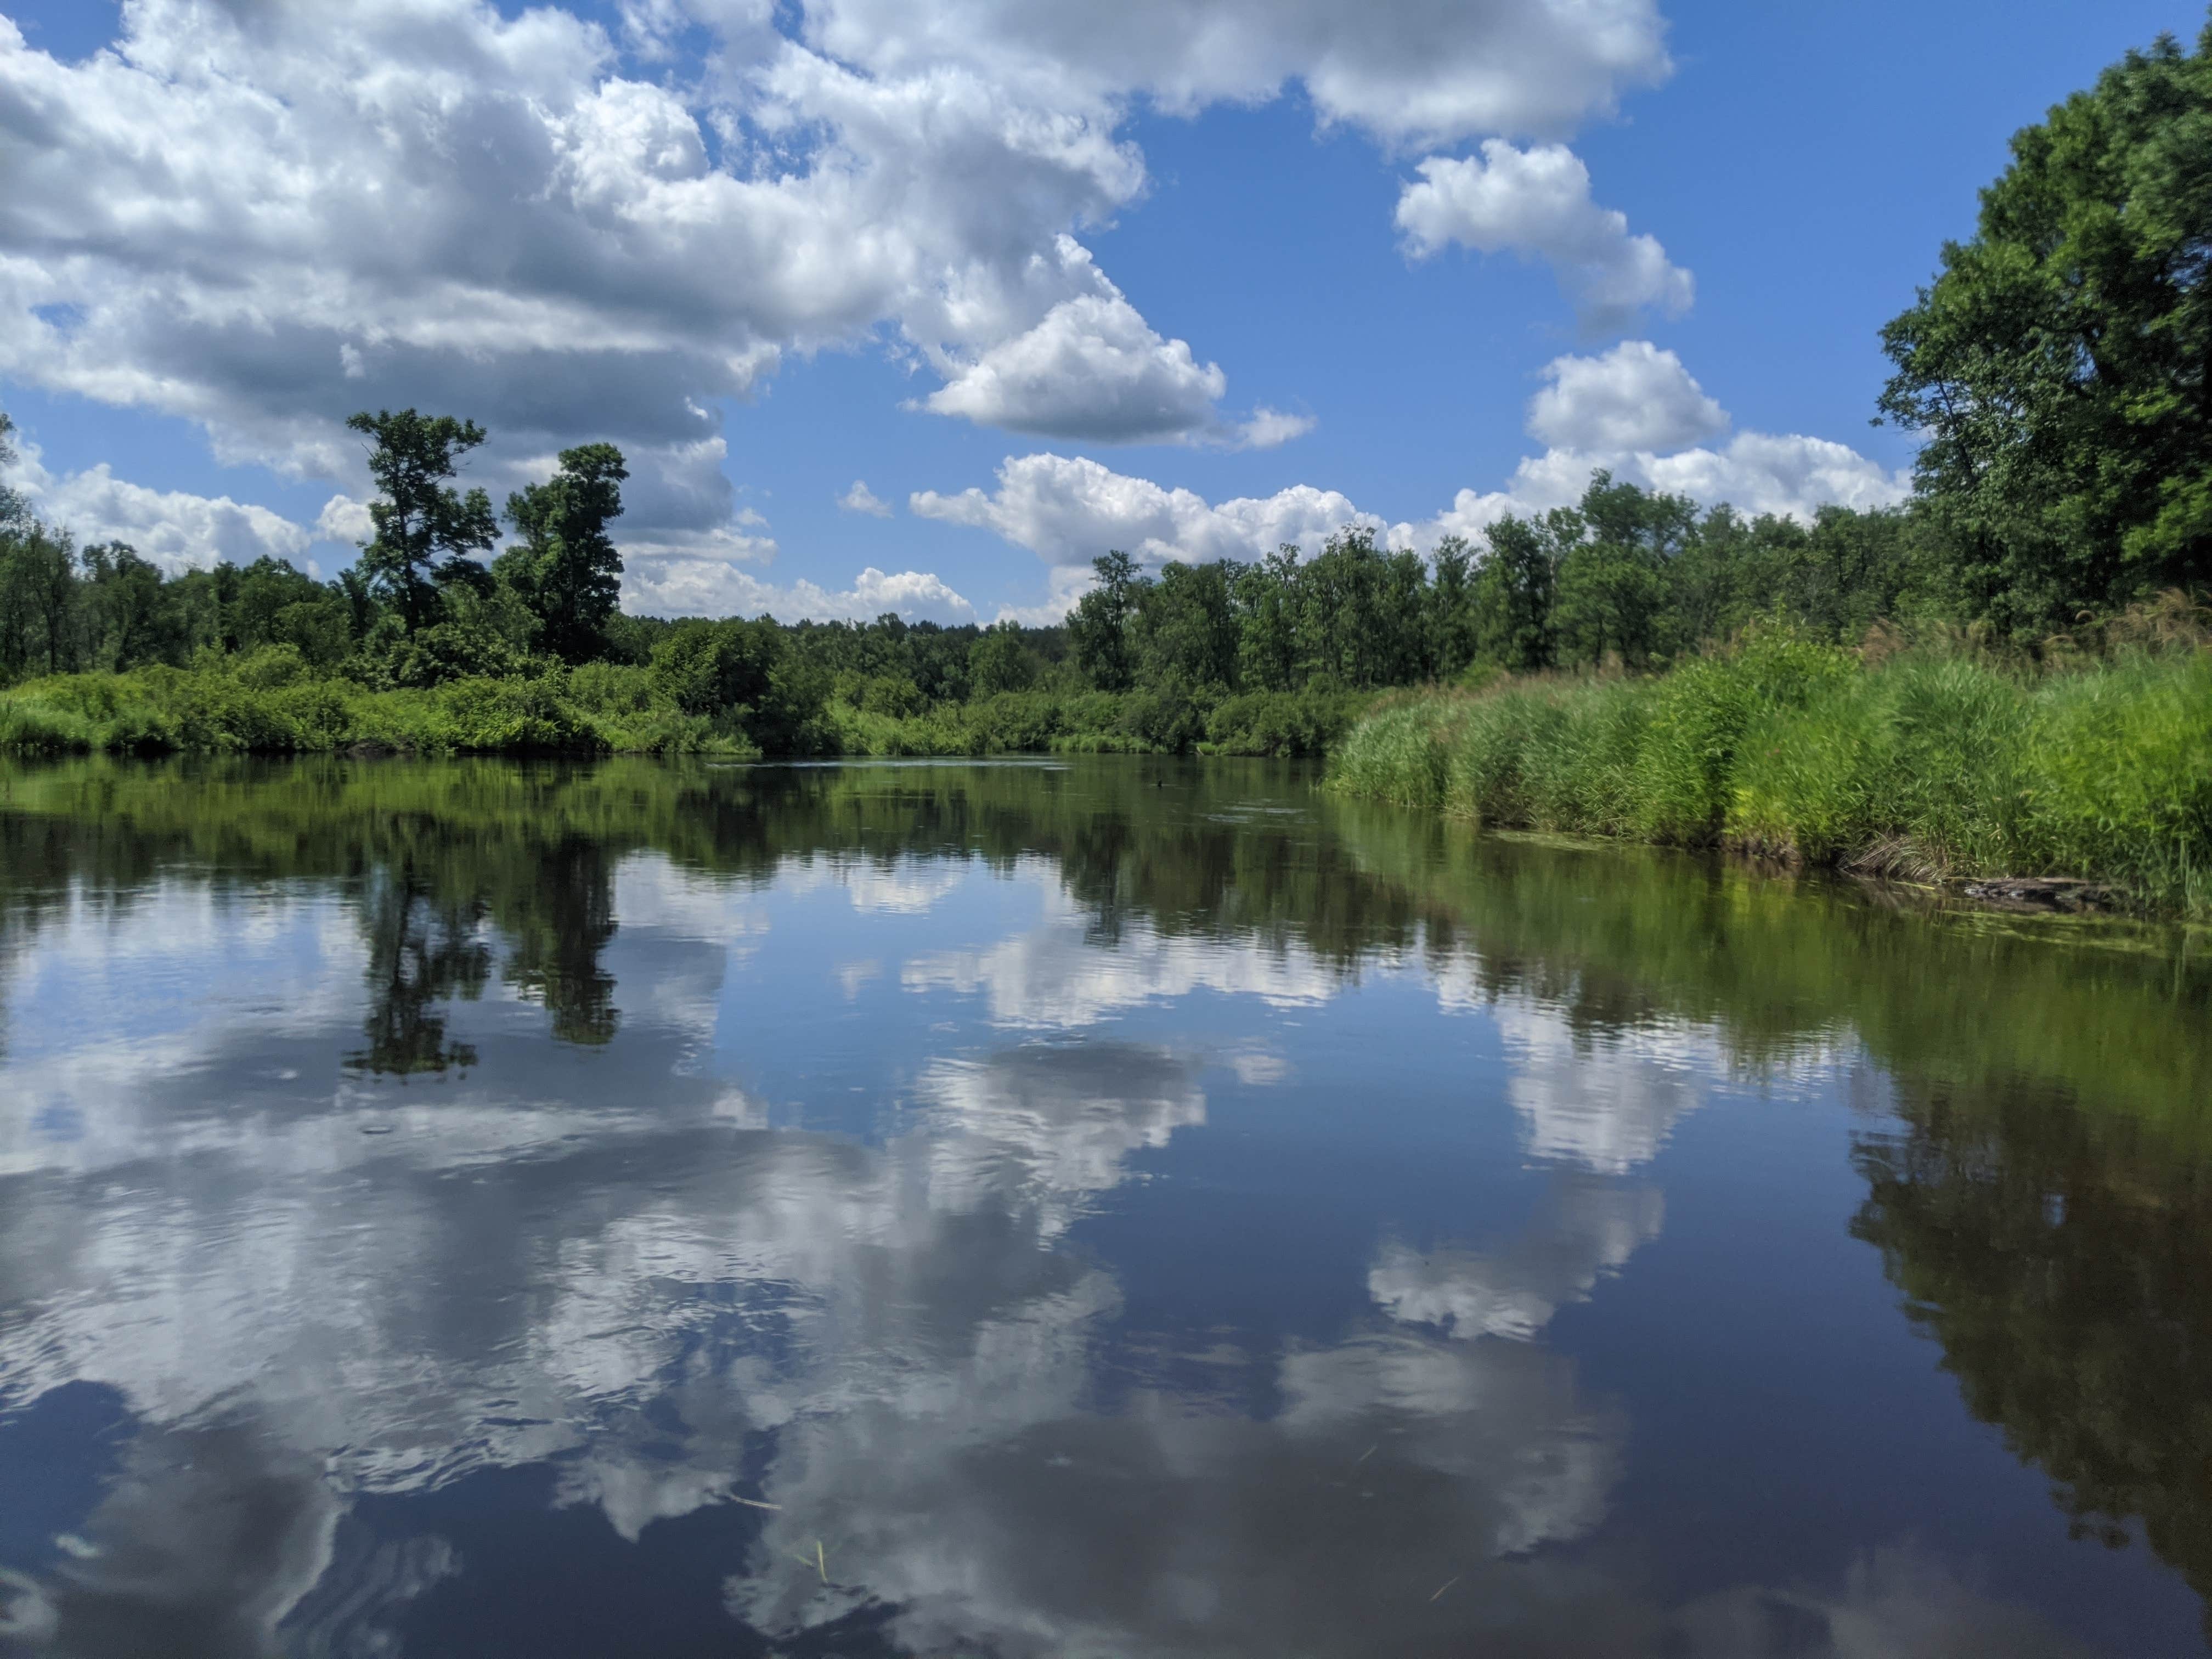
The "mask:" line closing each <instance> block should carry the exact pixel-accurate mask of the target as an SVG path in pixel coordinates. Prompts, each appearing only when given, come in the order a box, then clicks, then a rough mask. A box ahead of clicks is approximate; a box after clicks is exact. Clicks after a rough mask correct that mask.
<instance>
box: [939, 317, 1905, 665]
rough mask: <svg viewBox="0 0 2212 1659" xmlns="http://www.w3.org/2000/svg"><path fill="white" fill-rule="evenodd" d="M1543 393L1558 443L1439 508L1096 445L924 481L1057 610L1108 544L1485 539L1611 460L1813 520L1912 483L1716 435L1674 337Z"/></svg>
mask: <svg viewBox="0 0 2212 1659" xmlns="http://www.w3.org/2000/svg"><path fill="white" fill-rule="evenodd" d="M1541 380H1542V381H1543V385H1542V386H1541V387H1540V388H1539V389H1538V391H1537V392H1536V393H1535V395H1534V397H1533V398H1531V399H1530V400H1529V405H1528V431H1529V433H1530V435H1532V436H1534V437H1535V438H1537V439H1539V440H1541V441H1543V442H1544V443H1545V444H1546V445H1547V448H1546V449H1545V450H1544V451H1543V452H1542V453H1540V454H1535V455H1530V456H1528V457H1526V458H1525V459H1522V461H1521V463H1520V464H1519V465H1517V466H1516V468H1515V469H1514V471H1513V476H1512V477H1511V478H1510V480H1509V481H1508V482H1507V483H1506V485H1505V487H1504V489H1492V490H1478V489H1471V488H1470V489H1462V490H1461V491H1459V492H1458V494H1457V495H1455V497H1454V498H1453V501H1452V503H1451V505H1450V506H1449V507H1445V508H1444V509H1443V511H1441V512H1440V513H1437V514H1435V515H1434V516H1433V517H1431V518H1429V519H1425V520H1407V521H1401V522H1399V523H1396V524H1393V525H1389V526H1388V527H1387V529H1386V528H1385V525H1384V520H1382V519H1381V518H1379V517H1377V516H1376V514H1375V513H1371V512H1368V511H1364V510H1363V509H1361V508H1360V507H1358V506H1357V505H1355V504H1354V503H1353V502H1352V500H1351V499H1350V498H1349V497H1348V496H1346V495H1343V494H1342V493H1341V492H1340V491H1337V490H1334V489H1321V488H1319V487H1317V486H1316V485H1312V484H1293V485H1291V486H1290V487H1288V488H1287V489H1280V490H1278V491H1277V492H1276V493H1275V494H1274V495H1268V496H1263V497H1250V496H1243V497H1238V498H1237V499H1234V500H1231V501H1221V502H1218V503H1212V502H1208V501H1206V499H1205V498H1204V497H1203V496H1201V495H1198V494H1197V493H1196V492H1195V491H1194V490H1190V489H1170V488H1168V487H1166V486H1164V485H1162V484H1159V483H1154V482H1153V481H1152V480H1151V479H1149V478H1144V477H1133V476H1131V475H1129V474H1127V473H1122V472H1116V471H1113V470H1112V469H1110V468H1109V467H1107V466H1106V465H1103V463H1101V462H1098V461H1096V460H1093V459H1090V458H1089V457H1087V456H1065V455H1054V454H1036V455H1024V456H1019V457H1013V456H1010V457H1008V458H1007V459H1006V460H1005V461H1004V462H1002V463H1001V464H1000V467H999V470H998V486H997V488H996V489H992V490H988V491H986V490H983V489H975V488H970V489H964V490H962V491H960V492H959V493H958V494H957V495H944V494H939V492H938V491H935V490H921V491H919V492H917V493H916V494H915V495H913V496H911V497H910V498H909V500H908V507H910V509H911V510H912V511H913V512H914V513H915V514H916V515H918V516H919V517H921V518H926V519H936V520H940V521H942V522H945V523H948V524H959V525H967V526H972V527H974V528H975V529H979V530H987V531H990V532H993V533H994V534H995V535H997V536H999V537H1000V538H1004V539H1005V540H1006V541H1009V542H1012V544H1015V545H1016V546H1018V547H1025V548H1027V549H1029V550H1030V551H1031V552H1033V553H1036V555H1037V556H1039V557H1041V558H1042V559H1043V560H1044V561H1045V562H1046V563H1047V564H1048V565H1049V566H1051V567H1052V568H1051V572H1050V575H1049V578H1048V581H1049V594H1048V598H1047V599H1045V600H1044V601H1043V602H1042V603H1040V604H1037V605H1028V606H1009V607H1006V608H1005V609H1004V610H1002V611H1001V612H1000V615H1001V616H1002V617H1008V618H1011V619H1012V620H1015V621H1019V622H1024V623H1032V624H1035V623H1052V622H1057V621H1058V620H1060V618H1061V617H1064V616H1066V614H1067V611H1068V608H1069V607H1070V606H1071V605H1073V604H1074V603H1075V601H1076V600H1077V599H1079V598H1081V597H1082V595H1083V594H1084V592H1086V591H1087V590H1088V588H1089V586H1090V584H1091V579H1090V573H1089V566H1090V562H1091V560H1093V559H1095V558H1096V557H1097V556H1098V555H1100V554H1101V553H1103V552H1105V551H1106V550H1108V549H1109V548H1119V549H1121V550H1122V551H1124V552H1127V553H1129V554H1132V555H1134V556H1137V557H1139V558H1140V559H1142V560H1145V561H1146V562H1154V563H1157V562H1162V561H1164V560H1170V559H1181V560H1197V561H1204V560H1209V559H1218V558H1238V559H1249V558H1255V557H1258V556H1262V555H1264V554H1267V553H1270V552H1273V550H1275V549H1276V548H1277V547H1279V546H1281V545H1283V544H1286V543H1288V544H1296V545H1297V546H1299V547H1301V548H1304V549H1305V550H1309V551H1310V550H1314V549H1316V548H1317V547H1318V546H1319V545H1320V544H1322V542H1324V541H1325V540H1326V539H1327V538H1328V537H1329V536H1331V535H1334V534H1335V533H1336V532H1340V531H1342V530H1345V529H1346V528H1351V527H1354V526H1364V527H1367V528H1370V529H1374V530H1376V531H1379V532H1383V534H1384V536H1385V538H1386V539H1387V540H1388V541H1389V544H1391V545H1393V546H1395V547H1410V548H1414V549H1417V550H1420V551H1422V552H1424V553H1426V552H1429V551H1431V550H1433V549H1434V548H1435V546H1436V544H1437V543H1438V542H1439V541H1441V540H1442V539H1443V538H1445V537H1446V536H1463V537H1468V538H1476V537H1479V536H1480V534H1481V533H1482V532H1483V531H1484V530H1486V529H1487V528H1488V527H1489V526H1491V525H1493V524H1495V523H1496V522H1497V521H1498V520H1500V519H1502V518H1504V517H1505V516H1506V515H1507V514H1508V513H1541V512H1544V511H1546V510H1547V509H1549V508H1551V507H1570V506H1572V505H1573V504H1574V503H1575V502H1576V501H1579V500H1580V499H1581V498H1582V495H1583V491H1584V490H1585V489H1588V488H1589V479H1590V474H1591V473H1592V472H1594V471H1599V470H1601V469H1602V470H1604V471H1609V472H1611V473H1612V474H1613V477H1616V478H1618V479H1620V480H1622V481H1624V482H1626V483H1636V484H1639V485H1642V486H1643V487H1644V488H1645V489H1655V490H1662V491H1665V492H1667V493H1668V494H1670V495H1687V496H1690V497H1691V498H1692V499H1693V500H1695V501H1699V502H1702V503H1704V504H1705V505H1707V506H1717V505H1718V504H1720V503H1722V502H1723V501H1725V502H1728V503H1730V504H1732V505H1733V506H1735V507H1736V508H1737V509H1738V510H1739V511H1741V512H1743V513H1750V514H1759V513H1775V514H1778V515H1781V516H1784V517H1790V518H1796V519H1800V520H1809V519H1811V518H1812V517H1813V516H1814V513H1817V512H1818V511H1819V510H1820V507H1823V506H1825V505H1827V504H1829V503H1836V504H1838V505H1841V506H1844V507H1857V508H1860V509H1868V508H1874V507H1887V506H1893V505H1894V504H1895V503H1897V502H1899V501H1903V500H1904V499H1905V496H1906V495H1909V494H1910V493H1911V479H1910V477H1909V476H1908V475H1907V474H1906V473H1905V472H1902V471H1899V472H1892V471H1887V469H1885V468H1884V467H1882V466H1881V465H1880V464H1879V463H1878V462H1875V461H1873V460H1871V459H1868V458H1867V457H1866V456H1863V455H1862V454H1860V453H1858V452H1857V451H1856V450H1854V449H1852V448H1850V447H1849V446H1847V445H1844V444H1839V443H1836V442H1834V441H1831V440H1828V439H1825V438H1814V437H1808V436H1805V435H1802V434H1774V433H1765V432H1742V433H1738V434H1736V435H1735V436H1734V437H1732V438H1730V439H1729V440H1728V441H1727V442H1726V443H1725V444H1723V445H1721V446H1720V447H1705V445H1704V443H1702V442H1701V441H1709V440H1712V439H1716V438H1717V437H1719V436H1720V435H1722V434H1723V433H1724V432H1726V431H1727V430H1728V428H1729V417H1728V413H1727V411H1726V410H1723V408H1722V407H1721V406H1720V404H1719V403H1718V402H1717V401H1716V400H1715V399H1714V398H1711V397H1710V396H1709V395H1707V393H1706V392H1705V388H1704V387H1703V386H1699V384H1698V382H1697V380H1695V379H1694V378H1693V377H1692V375H1691V374H1690V372H1689V370H1688V369H1687V368H1686V367H1685V366H1684V365H1683V362H1682V361H1681V359H1680V357H1678V356H1675V355H1674V353H1673V352H1671V351H1662V350H1661V349H1658V348H1657V347H1656V346H1654V345H1653V344H1652V343H1650V341H1648V340H1629V341H1625V342H1623V343H1620V345H1617V346H1615V347H1613V349H1611V350H1609V351H1606V352H1603V353H1601V354H1600V355H1597V356H1571V355H1570V356H1562V357H1559V358H1556V359H1554V360H1553V362H1551V363H1549V364H1548V365H1547V366H1546V367H1545V368H1544V369H1543V371H1542V374H1541Z"/></svg>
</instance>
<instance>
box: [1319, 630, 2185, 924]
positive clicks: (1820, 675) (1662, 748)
mask: <svg viewBox="0 0 2212 1659" xmlns="http://www.w3.org/2000/svg"><path fill="white" fill-rule="evenodd" d="M1330 785H1331V787H1333V788H1334V789H1337V790H1339V791H1340V792H1342V793H1346V794H1351V795H1358V796H1364V797H1367V798H1370V799H1376V800H1382V801H1389V802H1393V803H1396V804H1399V805H1408V806H1419V807H1427V808H1433V809H1437V810H1440V811H1444V812H1447V813H1449V814H1451V815H1454V816H1455V817H1463V818H1468V819H1472V820H1474V822H1476V823H1480V824H1483V825H1486V826H1489V827H1492V828H1501V829H1504V828H1510V829H1542V830H1554V831H1561V832H1566V833H1572V834H1580V835H1596V836H1613V837H1619V838H1623V839H1628V840H1635V841H1644V842H1656V843H1659V844H1662V845H1677V846H1723V847H1729V848H1735V849H1738V850H1741V851H1744V852H1748V853H1753V854H1761V855H1765V856H1769V857H1776V858H1782V859H1786V860H1791V861H1793V862H1802V863H1804V864H1808V865H1815V866H1836V867H1841V868H1851V869H1858V870H1863V871H1869V872H1877V873H1883V874H1889V875H1895V876H1901V877H1905V878H1913V879H1919V880H1941V879H1946V878H1960V877H1975V876H1980V877H1988V876H1998V875H2003V876H2045V875H2063V876H2070V877H2078V878H2087V879H2088V880H2091V881H2093V882H2097V883H2099V884H2103V885H2105V886H2106V887H2108V888H2110V889H2111V890H2113V891H2114V892H2115V893H2116V894H2118V896H2120V897H2121V899H2122V901H2123V902H2126V903H2128V904H2130V906H2133V907H2139V908H2143V909H2146V910H2154V911H2159V912H2164V913H2169V914H2176V915H2191V916H2197V917H2204V916H2212V650H2206V649H2203V648H2201V647H2183V648H2173V649H2166V650H2163V651H2160V650H2151V649H2131V650H2126V651H2123V652H2120V653H2116V654H2114V655H2112V657H2110V658H2107V659H2102V660H2099V661H2095V662H2091V663H2086V664H2083V665H2078V666H2069V667H2063V668H2051V667H2048V666H2045V667H2041V668H2037V667H2033V666H2030V665H2026V664H2006V663H2002V662H1999V661H1996V660H1993V659H1988V658H1985V657H1982V656H1978V655H1976V654H1973V653H1966V652H1962V651H1948V652H1946V651H1924V650H1923V651H1917V652H1908V653H1903V654H1900V655H1898V656H1895V657H1892V658H1890V659H1887V660H1884V661H1869V660H1867V659H1864V658H1863V657H1862V656H1861V655H1860V654H1858V653H1851V652H1846V651H1842V650H1837V649H1833V648H1830V647H1821V646H1816V645H1812V644H1808V643H1805V642H1803V641H1798V640H1794V639H1790V638H1788V637H1785V636H1780V635H1767V636H1764V637H1760V636H1757V635H1754V636H1753V637H1752V638H1751V639H1750V640H1748V641H1747V642H1746V643H1744V644H1743V645H1742V646H1741V647H1739V648H1737V649H1736V650H1735V651H1733V652H1731V653H1727V654H1725V655H1722V656H1717V657H1711V658H1700V659H1694V660H1692V661H1691V662H1689V663H1686V664H1685V665H1683V666H1681V667H1680V668H1678V669H1676V670H1674V671H1673V672H1672V673H1669V674H1667V675H1664V676H1661V677H1657V678H1649V679H1626V678H1622V679H1595V680H1593V679H1581V680H1523V681H1516V682H1510V683H1508V684H1504V685H1501V686H1498V687H1496V688H1493V689H1492V690H1487V691H1484V692H1480V693H1474V694H1455V693H1450V692H1431V693H1425V694H1420V695H1417V696H1410V697H1407V698H1404V699H1401V700H1399V701H1396V702H1392V703H1390V704H1389V705H1387V706H1385V707H1383V708H1379V709H1377V710H1376V712H1375V713H1373V714H1370V716H1369V717H1368V718H1367V719H1366V720H1363V721H1361V722H1360V723H1359V725H1358V726H1356V727H1355V728H1354V729H1353V731H1352V733H1351V734H1350V736H1349V737H1348V738H1346V741H1345V743H1344V744H1342V746H1341V747H1340V750H1338V752H1337V753H1336V756H1335V757H1334V762H1333V763H1332V765H1331V768H1330Z"/></svg>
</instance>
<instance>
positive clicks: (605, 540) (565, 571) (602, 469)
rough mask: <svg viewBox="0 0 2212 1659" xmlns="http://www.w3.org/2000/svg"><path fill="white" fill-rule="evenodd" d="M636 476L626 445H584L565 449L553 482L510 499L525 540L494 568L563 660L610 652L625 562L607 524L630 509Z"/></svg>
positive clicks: (513, 521)
mask: <svg viewBox="0 0 2212 1659" xmlns="http://www.w3.org/2000/svg"><path fill="white" fill-rule="evenodd" d="M628 477H629V469H628V468H627V467H626V466H624V465H623V456H622V451H620V450H619V449H617V448H616V447H614V446H613V445H612V444H584V445H580V446H579V447H576V448H574V449H564V450H562V452H561V459H560V466H559V469H558V470H557V471H556V472H555V473H554V474H553V477H552V478H551V479H550V481H549V482H547V483H542V484H537V483H533V484H526V485H524V486H523V488H522V489H520V490H518V491H517V492H516V493H514V494H513V495H509V496H508V497H507V522H508V523H509V524H510V525H512V526H513V528H514V532H515V533H516V534H517V535H518V536H520V537H521V538H522V541H521V544H520V545H519V546H517V547H513V548H510V549H509V550H507V551H506V552H505V553H502V554H501V555H500V556H499V558H498V560H497V561H496V562H495V564H494V567H493V568H494V571H495V574H497V575H498V576H499V577H500V578H501V580H504V581H505V582H507V584H508V585H509V586H511V587H512V588H513V590H514V591H515V592H516V593H517V594H518V595H520V598H521V599H522V601H523V603H524V604H525V605H526V606H527V607H528V608H529V610H530V612H531V614H532V617H533V618H534V620H535V623H536V629H535V632H536V635H537V638H536V641H535V643H536V644H537V645H538V647H540V648H542V649H544V650H545V651H548V652H550V653H552V654H553V655H554V656H556V657H558V658H560V659H561V660H562V661H563V662H567V663H580V662H589V661H591V660H592V659H594V658H596V657H599V656H603V655H604V654H605V652H606V648H607V624H608V623H609V621H610V620H611V618H612V617H613V616H614V614H615V606H616V602H617V600H618V599H620V597H621V593H622V568H623V562H622V555H621V554H619V553H618V552H617V551H616V550H615V544H614V542H613V540H612V539H611V538H610V537H609V536H608V534H607V526H608V525H610V524H611V523H612V522H613V521H614V520H616V519H617V517H619V516H620V515H621V513H622V485H623V481H624V480H625V479H627V478H628Z"/></svg>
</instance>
